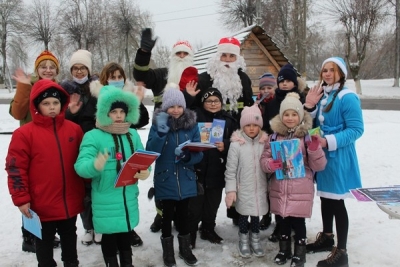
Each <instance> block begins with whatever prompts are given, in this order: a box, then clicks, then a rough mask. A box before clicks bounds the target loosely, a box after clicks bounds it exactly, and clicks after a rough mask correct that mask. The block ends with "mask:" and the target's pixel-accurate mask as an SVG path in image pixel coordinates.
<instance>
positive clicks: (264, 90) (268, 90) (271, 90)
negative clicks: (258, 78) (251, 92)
mask: <svg viewBox="0 0 400 267" xmlns="http://www.w3.org/2000/svg"><path fill="white" fill-rule="evenodd" d="M260 94H261V95H264V94H267V97H271V96H273V95H274V94H275V87H274V86H263V87H261V88H260Z"/></svg>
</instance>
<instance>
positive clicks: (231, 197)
mask: <svg viewBox="0 0 400 267" xmlns="http://www.w3.org/2000/svg"><path fill="white" fill-rule="evenodd" d="M235 201H236V192H228V193H227V194H226V196H225V204H226V207H227V208H228V209H229V208H230V207H232V205H233V202H235Z"/></svg>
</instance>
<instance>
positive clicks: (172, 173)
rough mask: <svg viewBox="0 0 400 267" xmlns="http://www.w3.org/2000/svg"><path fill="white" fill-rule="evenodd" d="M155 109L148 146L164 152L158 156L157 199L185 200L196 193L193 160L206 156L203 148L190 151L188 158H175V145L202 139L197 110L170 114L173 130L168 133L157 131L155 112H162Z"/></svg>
mask: <svg viewBox="0 0 400 267" xmlns="http://www.w3.org/2000/svg"><path fill="white" fill-rule="evenodd" d="M160 112H161V110H160V109H156V110H155V112H154V117H153V125H152V126H151V129H150V132H149V137H148V140H147V145H146V150H150V151H155V152H159V153H161V155H160V157H158V159H157V160H156V164H155V169H154V188H155V199H156V200H164V199H169V200H178V201H179V200H182V199H185V198H189V197H194V196H197V183H196V179H197V177H196V173H195V169H194V164H196V163H199V162H200V161H201V159H202V158H203V153H202V152H191V153H190V159H189V160H188V161H187V162H184V161H182V160H180V161H178V162H175V158H176V156H175V148H176V147H177V146H178V145H179V144H181V143H183V142H185V141H187V140H191V141H192V142H200V132H199V128H198V127H197V122H196V114H195V113H194V111H192V110H189V109H186V110H185V111H184V113H183V115H182V116H181V117H180V118H178V119H174V118H172V117H169V119H168V125H169V127H170V130H169V132H168V133H167V134H161V135H160V134H159V133H158V131H157V121H156V116H157V114H158V113H160Z"/></svg>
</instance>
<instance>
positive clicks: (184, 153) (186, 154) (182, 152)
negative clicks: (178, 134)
mask: <svg viewBox="0 0 400 267" xmlns="http://www.w3.org/2000/svg"><path fill="white" fill-rule="evenodd" d="M175 156H177V157H178V158H177V159H178V160H183V161H189V160H190V151H189V149H182V148H180V147H177V148H175Z"/></svg>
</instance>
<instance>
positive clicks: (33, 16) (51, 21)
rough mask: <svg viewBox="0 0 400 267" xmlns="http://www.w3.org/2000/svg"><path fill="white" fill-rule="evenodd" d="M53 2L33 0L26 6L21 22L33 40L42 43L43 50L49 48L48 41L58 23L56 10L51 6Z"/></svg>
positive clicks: (50, 39)
mask: <svg viewBox="0 0 400 267" xmlns="http://www.w3.org/2000/svg"><path fill="white" fill-rule="evenodd" d="M53 6H54V2H52V4H50V0H33V3H32V4H31V5H30V6H28V8H27V13H26V17H27V18H29V20H25V22H24V23H23V25H24V29H25V33H26V34H27V36H28V37H29V38H31V39H32V40H33V41H34V42H38V43H42V44H43V45H44V49H45V50H49V43H50V42H51V41H52V37H53V35H54V34H55V31H56V28H57V25H58V23H55V21H57V19H56V18H57V14H56V11H55V10H54V9H53V8H52V7H53Z"/></svg>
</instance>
